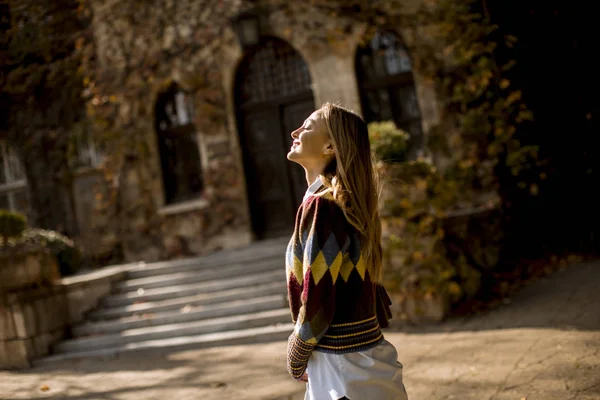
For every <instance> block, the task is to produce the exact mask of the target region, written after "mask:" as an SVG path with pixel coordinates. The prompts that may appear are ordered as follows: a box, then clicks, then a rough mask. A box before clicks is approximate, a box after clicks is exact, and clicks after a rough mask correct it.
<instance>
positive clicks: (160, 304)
mask: <svg viewBox="0 0 600 400" xmlns="http://www.w3.org/2000/svg"><path fill="white" fill-rule="evenodd" d="M273 294H281V295H283V296H285V295H286V289H285V283H284V282H275V283H268V284H262V285H256V286H249V287H242V288H234V289H229V290H224V291H220V292H216V293H204V294H198V295H193V296H185V297H178V298H174V299H167V300H159V301H149V302H146V303H140V304H133V305H128V306H119V307H113V308H101V309H99V310H96V311H93V312H91V313H89V314H88V315H87V318H89V319H90V320H92V321H101V320H110V319H115V318H123V317H131V316H133V315H141V314H155V313H158V312H164V311H169V310H179V309H181V308H183V307H186V306H192V307H193V306H206V305H210V304H217V303H223V302H228V301H236V300H244V299H251V298H256V297H263V296H268V295H273Z"/></svg>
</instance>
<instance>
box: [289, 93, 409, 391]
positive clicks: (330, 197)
mask: <svg viewBox="0 0 600 400" xmlns="http://www.w3.org/2000/svg"><path fill="white" fill-rule="evenodd" d="M292 138H293V139H294V142H293V145H292V148H291V149H290V152H289V153H288V156H287V157H288V159H289V160H290V161H293V162H296V163H298V164H300V165H301V166H302V167H304V169H305V171H306V180H307V182H308V184H309V188H308V190H307V192H306V195H305V196H304V201H303V202H302V205H301V206H300V208H299V209H298V213H297V215H296V225H295V229H294V234H293V236H292V239H291V240H290V243H289V245H288V248H287V252H286V272H287V282H288V297H289V303H290V309H291V311H292V319H293V321H294V322H295V324H296V325H295V328H294V332H293V333H292V334H291V335H290V337H289V340H288V351H287V368H288V372H289V373H290V374H291V375H292V377H293V378H295V379H296V380H298V381H303V382H306V383H307V385H306V396H305V399H310V400H337V399H350V400H364V399H373V400H375V399H377V400H387V399H390V400H391V399H394V400H406V399H407V395H406V390H405V388H404V385H403V383H402V364H400V363H399V362H398V360H397V357H398V354H397V352H396V349H395V348H394V346H393V345H392V344H390V343H389V342H387V341H386V340H385V339H384V337H383V334H382V332H381V328H385V327H387V326H388V319H389V318H391V313H390V308H389V306H390V304H391V303H390V301H389V297H388V296H387V293H386V292H385V289H384V288H383V286H382V285H381V282H382V270H381V245H380V239H381V223H380V221H379V214H378V211H377V191H376V187H375V179H374V172H373V167H372V163H371V150H370V145H369V137H368V131H367V126H366V124H365V122H364V121H363V119H362V118H361V117H359V116H358V115H357V114H355V113H354V112H352V111H350V110H347V109H345V108H343V107H340V106H337V105H333V104H330V103H326V104H325V105H323V107H321V108H320V109H319V110H317V111H315V112H314V113H312V114H311V115H310V117H308V118H307V119H306V120H305V121H304V124H303V125H302V126H301V127H300V128H298V129H296V130H295V131H294V132H292Z"/></svg>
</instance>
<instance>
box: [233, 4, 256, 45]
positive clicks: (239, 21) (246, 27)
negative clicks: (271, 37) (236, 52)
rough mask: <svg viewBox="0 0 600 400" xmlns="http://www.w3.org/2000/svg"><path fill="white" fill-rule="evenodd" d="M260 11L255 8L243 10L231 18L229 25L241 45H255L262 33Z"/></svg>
mask: <svg viewBox="0 0 600 400" xmlns="http://www.w3.org/2000/svg"><path fill="white" fill-rule="evenodd" d="M262 20H263V18H262V13H261V12H260V11H259V10H257V9H252V10H249V11H245V12H243V13H240V14H238V15H236V16H235V17H233V18H232V19H231V27H232V28H233V30H234V31H235V35H236V36H237V39H238V41H239V43H240V46H242V49H248V48H251V47H253V46H256V45H257V44H258V43H259V41H260V36H261V34H262Z"/></svg>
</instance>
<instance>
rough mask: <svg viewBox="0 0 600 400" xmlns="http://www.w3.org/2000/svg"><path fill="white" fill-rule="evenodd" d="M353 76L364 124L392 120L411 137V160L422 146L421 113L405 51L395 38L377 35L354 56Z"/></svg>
mask: <svg viewBox="0 0 600 400" xmlns="http://www.w3.org/2000/svg"><path fill="white" fill-rule="evenodd" d="M356 76H357V80H358V87H359V90H360V97H361V103H362V109H363V115H364V117H365V120H366V121H367V122H373V121H386V120H393V121H394V122H395V123H396V126H398V127H399V128H401V129H403V130H405V131H406V132H408V133H409V134H410V136H411V140H410V152H409V154H410V155H411V156H413V157H414V155H415V154H416V153H417V152H418V150H419V149H420V148H421V147H422V145H423V132H422V130H421V113H420V111H419V104H418V101H417V94H416V91H415V85H414V81H413V75H412V65H411V61H410V57H409V55H408V51H407V50H406V48H405V47H404V45H403V44H402V42H401V41H400V38H399V37H398V35H396V34H395V33H392V32H378V33H377V34H376V35H375V36H374V37H373V39H372V40H371V42H370V43H369V44H367V45H366V46H364V47H360V48H359V49H358V51H357V52H356Z"/></svg>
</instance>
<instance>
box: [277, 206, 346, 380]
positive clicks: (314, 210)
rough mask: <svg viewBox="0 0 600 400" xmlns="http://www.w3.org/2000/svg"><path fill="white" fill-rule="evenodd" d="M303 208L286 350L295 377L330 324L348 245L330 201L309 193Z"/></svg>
mask: <svg viewBox="0 0 600 400" xmlns="http://www.w3.org/2000/svg"><path fill="white" fill-rule="evenodd" d="M303 207H304V210H303V213H302V217H301V219H300V222H299V226H298V227H297V228H298V236H297V237H298V240H300V242H301V246H300V247H301V249H302V276H300V277H299V276H296V277H295V278H296V279H297V280H298V283H300V288H301V290H302V294H301V297H300V304H299V305H300V308H299V311H298V316H297V318H296V321H295V322H296V325H295V328H294V332H293V333H292V334H291V335H290V337H289V340H288V352H287V366H288V372H289V373H290V374H291V375H292V377H294V378H295V379H300V377H302V375H303V374H304V372H305V370H306V366H307V364H308V359H309V357H310V355H311V353H312V351H313V349H314V348H315V345H316V344H317V343H318V342H319V340H320V339H321V338H322V337H323V335H325V332H326V331H327V329H328V328H329V325H330V324H331V321H332V319H333V315H334V312H335V306H336V304H335V286H336V285H335V283H336V281H337V278H338V275H339V272H340V266H341V265H342V259H343V256H344V254H345V253H346V252H347V249H348V246H349V239H348V235H347V232H346V218H345V216H344V214H343V212H342V210H341V209H340V208H339V206H338V205H337V204H336V203H335V202H334V201H333V200H330V199H326V198H323V197H316V196H313V197H310V198H308V199H307V200H306V202H305V203H304V204H303ZM297 223H298V222H297ZM299 269H300V268H297V272H296V274H295V275H298V274H299V273H300V271H299Z"/></svg>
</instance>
